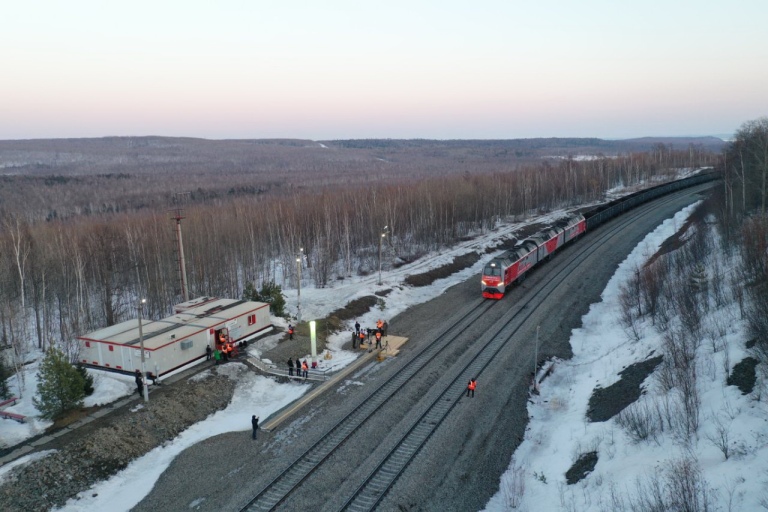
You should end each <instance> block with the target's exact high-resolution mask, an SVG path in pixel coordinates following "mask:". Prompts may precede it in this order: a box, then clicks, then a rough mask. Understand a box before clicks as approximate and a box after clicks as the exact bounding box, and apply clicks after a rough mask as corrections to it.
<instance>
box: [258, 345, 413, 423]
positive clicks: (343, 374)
mask: <svg viewBox="0 0 768 512" xmlns="http://www.w3.org/2000/svg"><path fill="white" fill-rule="evenodd" d="M407 341H408V338H403V337H402V336H385V337H384V339H383V340H382V343H381V344H382V348H381V349H376V348H371V347H372V346H375V342H373V343H363V344H362V345H361V346H360V348H358V349H356V350H355V351H356V352H357V351H359V352H362V354H360V357H358V358H357V359H356V360H355V361H354V362H352V363H350V364H348V365H347V366H345V367H344V368H341V369H340V370H339V371H338V372H335V373H333V374H331V375H329V376H328V378H327V379H326V380H324V381H323V382H322V383H321V384H319V385H318V386H317V387H315V388H314V389H311V390H310V391H309V392H308V393H306V394H305V395H304V396H302V397H301V398H299V399H298V400H296V401H295V402H294V403H292V404H290V405H289V406H287V407H286V408H285V409H282V410H280V411H278V412H277V413H276V414H275V415H273V416H270V417H269V418H267V420H266V421H264V422H263V423H262V424H261V426H260V429H261V430H264V431H267V432H271V431H272V430H274V429H275V428H277V426H278V425H280V424H281V423H283V422H284V421H285V420H287V419H288V418H290V417H291V416H292V415H293V414H294V413H296V412H297V411H298V410H299V409H301V408H302V407H304V406H305V405H307V404H308V403H309V402H311V401H312V400H314V399H315V398H317V397H318V396H320V395H321V394H322V393H324V392H326V391H327V390H329V389H331V388H334V387H336V385H337V384H339V383H340V382H342V381H343V380H344V379H345V378H347V376H348V375H349V374H350V373H353V372H355V371H356V370H358V369H359V368H360V367H362V366H363V365H365V364H367V363H370V362H371V361H376V360H378V361H383V360H384V359H386V358H388V357H393V356H395V355H397V353H398V352H399V351H400V348H401V347H402V346H403V344H404V343H405V342H407ZM281 375H283V376H284V375H285V369H283V370H282V373H281Z"/></svg>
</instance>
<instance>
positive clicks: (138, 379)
mask: <svg viewBox="0 0 768 512" xmlns="http://www.w3.org/2000/svg"><path fill="white" fill-rule="evenodd" d="M136 391H137V392H138V393H139V396H140V397H141V396H144V381H143V380H142V378H141V371H139V370H138V369H137V370H136Z"/></svg>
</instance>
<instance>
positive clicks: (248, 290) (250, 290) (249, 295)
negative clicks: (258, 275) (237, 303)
mask: <svg viewBox="0 0 768 512" xmlns="http://www.w3.org/2000/svg"><path fill="white" fill-rule="evenodd" d="M243 300H252V301H257V302H258V301H260V298H259V292H258V291H256V287H255V286H253V283H252V282H250V281H246V282H245V289H244V290H243Z"/></svg>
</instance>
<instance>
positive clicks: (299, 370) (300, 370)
mask: <svg viewBox="0 0 768 512" xmlns="http://www.w3.org/2000/svg"><path fill="white" fill-rule="evenodd" d="M294 367H295V368H296V376H297V377H304V378H305V379H306V378H307V377H308V376H309V363H307V360H306V359H305V360H304V361H299V358H298V357H297V358H296V362H294V361H293V359H291V358H290V357H289V358H288V376H289V377H293V369H294ZM316 368H317V362H316V361H312V369H313V370H314V369H316Z"/></svg>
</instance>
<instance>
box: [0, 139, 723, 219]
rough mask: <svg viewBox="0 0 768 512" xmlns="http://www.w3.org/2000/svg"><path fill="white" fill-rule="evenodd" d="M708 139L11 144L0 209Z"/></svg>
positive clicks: (62, 211) (119, 203)
mask: <svg viewBox="0 0 768 512" xmlns="http://www.w3.org/2000/svg"><path fill="white" fill-rule="evenodd" d="M723 144H724V143H723V141H722V140H720V139H717V138H715V137H706V138H643V139H632V140H624V141H610V140H603V139H597V138H540V139H514V140H424V139H413V140H398V139H367V140H363V139H360V140H336V141H311V140H300V139H258V140H207V139H195V138H182V137H156V136H151V137H103V138H92V139H38V140H34V139H32V140H6V141H0V210H6V211H7V212H16V213H22V214H24V215H25V216H26V217H27V218H29V219H30V220H44V219H45V220H52V219H56V218H59V219H61V218H69V217H71V216H73V215H81V214H85V215H93V214H100V213H117V212H130V211H137V210H148V209H149V210H164V209H166V208H172V207H174V206H176V205H177V204H179V201H181V202H182V203H183V204H185V205H186V206H189V205H192V204H218V203H220V202H221V201H228V200H231V199H235V198H254V199H255V198H262V197H266V196H285V195H293V194H295V193H297V192H299V193H301V192H309V193H317V192H323V191H329V192H333V191H336V190H338V189H339V187H356V188H361V189H367V188H370V187H372V186H374V185H375V184H381V183H390V184H391V183H394V182H401V183H402V182H404V181H406V182H411V183H413V182H416V181H421V180H424V179H431V178H435V177H439V178H441V179H442V178H446V177H451V176H461V177H464V178H468V177H470V176H481V175H488V174H493V173H499V172H509V171H512V170H519V169H522V168H525V167H532V166H533V167H535V166H539V165H541V164H542V162H543V161H549V162H550V163H553V164H554V163H555V162H557V161H562V159H567V158H569V157H573V158H574V159H577V160H578V159H584V158H583V157H591V156H597V155H603V156H606V157H608V158H614V157H616V156H628V155H630V154H633V155H637V154H639V153H646V156H647V157H648V158H651V159H652V160H653V161H654V162H656V163H657V164H658V165H661V164H662V163H663V164H664V165H671V166H674V167H689V166H691V162H693V161H701V160H700V158H699V157H700V155H702V154H711V155H714V154H719V153H720V151H721V149H722V146H723Z"/></svg>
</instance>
